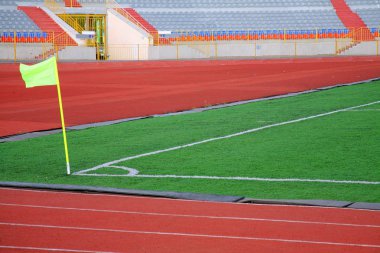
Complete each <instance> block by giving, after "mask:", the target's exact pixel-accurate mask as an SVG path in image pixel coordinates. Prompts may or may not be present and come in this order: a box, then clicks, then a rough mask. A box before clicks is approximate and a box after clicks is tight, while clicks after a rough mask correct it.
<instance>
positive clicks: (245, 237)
mask: <svg viewBox="0 0 380 253" xmlns="http://www.w3.org/2000/svg"><path fill="white" fill-rule="evenodd" d="M0 225H5V226H14V227H33V228H47V229H65V230H82V231H83V230H86V231H96V232H113V233H128V234H145V235H147V234H148V235H169V236H180V237H198V238H199V237H202V238H216V239H234V240H254V241H271V242H286V243H300V244H317V245H318V244H319V245H335V246H349V247H363V248H380V245H375V244H356V243H341V242H324V241H308V240H292V239H280V238H267V237H248V236H226V235H209V234H193V233H176V232H159V231H137V230H124V229H107V228H90V227H69V226H53V225H44V224H22V223H7V222H0Z"/></svg>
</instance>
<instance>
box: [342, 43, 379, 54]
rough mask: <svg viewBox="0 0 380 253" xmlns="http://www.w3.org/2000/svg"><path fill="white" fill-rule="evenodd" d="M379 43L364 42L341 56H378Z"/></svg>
mask: <svg viewBox="0 0 380 253" xmlns="http://www.w3.org/2000/svg"><path fill="white" fill-rule="evenodd" d="M379 44H380V43H379V41H364V42H361V43H359V44H358V45H355V46H353V47H352V48H350V49H348V50H346V51H344V52H343V53H342V54H341V55H351V56H354V55H378V54H379V52H380V51H379Z"/></svg>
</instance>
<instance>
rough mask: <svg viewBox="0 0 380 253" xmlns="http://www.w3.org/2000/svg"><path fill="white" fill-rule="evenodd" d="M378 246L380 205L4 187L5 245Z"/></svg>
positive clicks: (224, 250)
mask: <svg viewBox="0 0 380 253" xmlns="http://www.w3.org/2000/svg"><path fill="white" fill-rule="evenodd" d="M53 250H54V252H127V253H140V252H154V253H171V252H173V253H178V252H181V253H188V252H192V253H193V252H207V253H210V252H218V253H234V252H239V253H241V252H259V253H273V252H275V253H301V252H302V253H305V252H308V253H327V252H329V253H348V252H349V253H370V252H371V253H375V252H377V253H378V252H380V212H379V211H368V210H354V209H337V208H320V207H299V206H280V205H270V206H269V205H252V204H233V203H213V202H197V201H185V200H170V199H158V198H145V197H131V196H118V195H104V194H81V193H68V192H53V191H38V190H20V189H10V188H0V252H7V253H15V252H16V253H18V252H20V253H21V252H49V251H53Z"/></svg>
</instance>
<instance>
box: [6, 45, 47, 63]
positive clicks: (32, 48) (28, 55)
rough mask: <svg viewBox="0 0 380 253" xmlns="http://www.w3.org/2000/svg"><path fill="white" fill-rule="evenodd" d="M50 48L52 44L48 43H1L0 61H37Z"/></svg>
mask: <svg viewBox="0 0 380 253" xmlns="http://www.w3.org/2000/svg"><path fill="white" fill-rule="evenodd" d="M50 48H51V44H47V43H31V44H26V43H25V44H21V43H18V44H13V43H0V60H14V59H15V58H16V60H35V58H36V56H38V55H41V54H43V52H46V51H47V50H48V49H50ZM15 54H16V55H15ZM15 56H16V57H15Z"/></svg>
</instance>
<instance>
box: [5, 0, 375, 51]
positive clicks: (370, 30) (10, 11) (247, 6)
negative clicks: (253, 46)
mask: <svg viewBox="0 0 380 253" xmlns="http://www.w3.org/2000/svg"><path fill="white" fill-rule="evenodd" d="M33 4H34V5H37V6H44V8H38V7H34V6H32V5H33ZM50 4H51V5H50ZM20 5H21V6H20ZM0 6H1V9H0V10H1V12H0V37H1V42H13V41H16V42H49V43H53V44H61V45H65V46H78V43H79V44H80V45H82V46H83V45H87V46H89V45H90V43H89V42H88V41H89V40H88V41H86V42H84V40H85V39H83V38H84V37H83V36H82V37H81V36H80V35H81V34H80V33H81V32H82V30H83V29H82V30H78V29H77V28H75V27H76V26H75V24H76V23H75V22H82V23H83V24H84V23H85V22H87V21H84V20H86V19H83V21H76V19H75V18H72V17H71V16H70V15H72V16H73V17H74V16H75V15H82V16H86V15H92V14H97V15H103V17H105V14H106V13H109V12H108V11H107V10H110V9H111V10H112V11H114V12H117V13H118V14H121V15H122V16H123V17H124V18H126V21H124V22H132V23H134V24H135V25H137V27H138V29H140V28H142V30H143V33H142V34H143V36H146V37H148V38H149V40H148V41H149V42H144V43H146V44H148V45H153V46H157V45H175V44H178V43H181V44H182V45H183V44H184V43H185V42H189V41H219V40H220V41H222V42H223V43H224V42H225V41H236V40H240V41H241V40H247V41H248V43H249V41H252V40H305V39H314V40H316V41H317V40H319V39H346V40H352V41H353V43H351V42H347V43H346V44H347V45H343V44H342V48H343V49H342V50H340V49H339V50H336V52H338V53H340V52H343V51H344V50H348V49H350V48H352V47H354V46H356V45H358V44H359V43H360V42H361V41H373V40H374V39H375V37H378V36H379V24H380V15H379V14H380V1H379V0H309V1H304V0H239V1H235V0H165V1H157V0H48V1H46V0H45V1H44V0H30V1H22V2H21V1H18V0H0ZM64 7H66V8H64ZM70 7H75V8H70ZM46 11H47V12H49V15H50V16H49V15H47V14H46ZM54 13H55V15H57V16H56V17H53V16H52V15H54ZM51 17H53V19H54V20H55V21H54V20H53V19H52V18H51ZM59 18H61V19H62V20H59ZM57 19H58V20H57ZM70 19H71V23H70ZM105 20H106V19H104V23H105ZM62 22H63V23H62ZM65 22H66V23H65ZM107 22H108V21H107ZM82 23H81V24H82ZM78 24H79V23H78ZM65 25H66V26H65ZM67 26H68V27H67ZM62 27H65V29H62ZM83 27H85V26H83ZM94 27H95V26H94ZM71 28H73V29H72V30H70V29H71ZM102 29H104V31H105V30H106V27H103V28H102ZM107 29H108V28H107ZM124 29H128V27H124ZM65 31H66V32H65ZM102 31H103V30H102ZM120 32H122V31H120ZM129 32H131V31H129ZM49 33H50V34H53V35H52V36H53V37H54V38H53V40H52V37H51V35H49ZM66 33H70V35H68V34H66ZM101 33H102V32H100V30H99V31H98V30H97V34H101ZM78 34H79V36H78ZM104 34H106V33H104ZM57 35H59V37H57ZM49 36H50V37H49ZM98 37H99V38H100V37H103V38H104V37H105V35H100V36H98ZM61 38H63V39H61ZM72 38H73V39H72ZM78 38H81V40H78ZM52 41H54V42H52ZM94 41H95V40H94ZM104 41H106V40H104ZM136 41H138V40H132V42H131V40H128V39H125V40H123V41H122V42H119V41H118V40H113V43H114V44H115V45H116V44H117V43H125V44H138V43H142V42H136ZM326 41H328V40H326ZM331 41H333V40H330V42H331ZM272 42H274V41H272ZM84 43H87V44H84ZM97 43H98V44H100V42H97ZM103 43H106V42H103ZM107 43H108V42H107ZM111 43H112V42H111ZM313 43H314V42H313ZM315 43H316V42H315ZM326 43H327V42H326ZM94 44H95V43H93V45H94ZM337 45H338V44H337ZM336 47H339V48H341V46H340V45H338V46H336ZM138 50H140V49H138ZM197 50H198V51H201V53H204V52H203V51H205V49H197ZM215 51H216V50H215ZM215 54H216V53H215Z"/></svg>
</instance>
